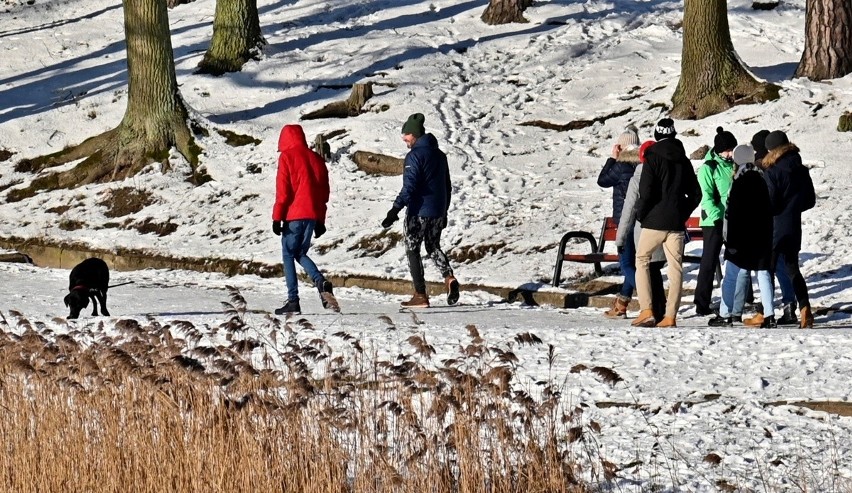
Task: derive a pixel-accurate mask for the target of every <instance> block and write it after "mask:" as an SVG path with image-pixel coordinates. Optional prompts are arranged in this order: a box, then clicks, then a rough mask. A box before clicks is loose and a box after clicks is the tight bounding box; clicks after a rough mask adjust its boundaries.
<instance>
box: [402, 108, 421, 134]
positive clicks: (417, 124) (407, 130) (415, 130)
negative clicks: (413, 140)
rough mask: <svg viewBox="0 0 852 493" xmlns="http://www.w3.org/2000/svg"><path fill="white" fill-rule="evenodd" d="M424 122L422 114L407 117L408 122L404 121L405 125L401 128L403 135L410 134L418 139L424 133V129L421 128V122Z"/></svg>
mask: <svg viewBox="0 0 852 493" xmlns="http://www.w3.org/2000/svg"><path fill="white" fill-rule="evenodd" d="M425 121H426V117H425V116H423V113H415V114H413V115H411V116H409V117H408V120H405V124H404V125H403V126H402V133H403V134H411V135H413V136H415V137H417V138H418V139H419V138H420V137H422V136H423V134H425V133H426V129H425V128H423V122H425Z"/></svg>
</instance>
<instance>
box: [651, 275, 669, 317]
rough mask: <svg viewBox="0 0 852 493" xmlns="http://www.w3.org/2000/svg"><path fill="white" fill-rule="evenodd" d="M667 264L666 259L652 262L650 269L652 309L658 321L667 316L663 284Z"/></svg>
mask: <svg viewBox="0 0 852 493" xmlns="http://www.w3.org/2000/svg"><path fill="white" fill-rule="evenodd" d="M665 265H666V262H665V261H662V262H651V265H650V266H649V267H650V268H649V269H648V270H649V272H650V274H651V311H652V312H654V318H655V319H656V320H657V321H658V322H659V321H660V320H662V319H663V317H665V316H666V288H665V287H664V286H663V266H665Z"/></svg>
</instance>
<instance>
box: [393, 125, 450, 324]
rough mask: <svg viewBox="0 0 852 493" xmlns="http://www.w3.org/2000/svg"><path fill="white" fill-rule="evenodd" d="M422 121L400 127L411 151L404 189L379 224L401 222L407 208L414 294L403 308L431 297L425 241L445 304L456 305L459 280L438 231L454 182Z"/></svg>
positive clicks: (407, 241) (407, 247)
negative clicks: (441, 284)
mask: <svg viewBox="0 0 852 493" xmlns="http://www.w3.org/2000/svg"><path fill="white" fill-rule="evenodd" d="M424 122H425V117H424V116H423V115H422V114H421V113H415V114H413V115H411V116H409V117H408V119H407V120H406V121H405V124H403V126H402V140H403V142H405V144H406V146H408V148H409V149H410V151H409V152H408V154H407V155H406V156H405V164H404V166H405V167H404V170H403V175H402V190H401V191H400V192H399V195H397V197H396V200H394V202H393V207H391V209H390V210H389V211H388V213H387V216H386V217H385V219H384V220H383V221H382V227H383V228H389V227H391V225H392V224H393V223H394V222H396V221H397V220H398V219H399V212H400V211H401V210H402V209H403V207H404V208H406V215H405V222H404V223H403V229H404V231H405V252H406V256H407V257H408V268H409V270H410V272H411V279H412V283H413V285H414V296H412V297H411V299H410V300H408V301H404V302H402V303H401V304H400V306H402V307H404V308H427V307H428V306H429V295H428V294H427V293H426V280H425V278H424V273H423V260H422V258H421V257H420V245H421V244H424V243H425V246H426V254H427V255H429V257H431V258H432V261H433V262H434V263H435V266H436V267H437V268H438V270H439V271H441V275H442V276H444V285H445V286H446V289H447V303H448V304H450V305H455V304H456V303H458V301H459V282H458V280H457V279H456V278H455V276H454V275H453V269H452V268H451V267H450V260H449V259H448V258H447V255H446V254H445V253H444V252H443V250H441V232H442V231H443V230H444V228H446V227H447V211H448V209H449V208H450V197H451V195H452V184H451V183H450V168H449V165H448V163H447V155H446V154H444V153H443V152H442V151H441V149H439V148H438V140H437V139H436V138H435V136H434V135H432V134H431V133H426V129H425V128H424V125H423V124H424Z"/></svg>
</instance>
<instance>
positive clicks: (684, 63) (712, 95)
mask: <svg viewBox="0 0 852 493" xmlns="http://www.w3.org/2000/svg"><path fill="white" fill-rule="evenodd" d="M778 90H779V88H778V86H775V85H774V84H768V83H765V82H759V81H758V80H757V79H755V78H754V76H752V75H751V74H750V73H749V72H748V71H747V70H746V69H745V68H744V67H743V65H742V63H741V62H740V59H739V57H737V54H736V52H735V51H734V45H733V43H732V42H731V32H730V28H729V27H728V12H727V2H726V1H725V0H684V12H683V52H682V57H681V75H680V81H679V82H678V85H677V89H676V90H675V93H674V96H672V103H673V108H672V116H674V117H675V118H681V119H690V118H704V117H705V116H709V115H713V114H716V113H721V112H722V111H725V110H727V109H728V108H730V107H731V106H734V105H738V104H747V103H759V102H763V101H767V100H772V99H778Z"/></svg>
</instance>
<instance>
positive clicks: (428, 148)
mask: <svg viewBox="0 0 852 493" xmlns="http://www.w3.org/2000/svg"><path fill="white" fill-rule="evenodd" d="M452 191H453V186H452V184H451V183H450V168H449V166H448V164H447V155H446V154H444V153H443V151H441V149H439V148H438V140H437V139H436V138H435V136H434V135H432V134H430V133H428V134H425V135H423V136H421V137H420V138H419V139H417V141H416V142H415V143H414V146H413V147H412V148H411V150H410V151H408V154H407V155H406V156H405V169H404V170H403V173H402V190H400V192H399V195H397V197H396V200H394V202H393V206H394V207H396V208H397V209H402V208H403V207H407V208H408V209H407V210H406V215H407V216H420V217H442V216H446V215H447V210H448V209H449V208H450V197H451V195H452Z"/></svg>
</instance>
